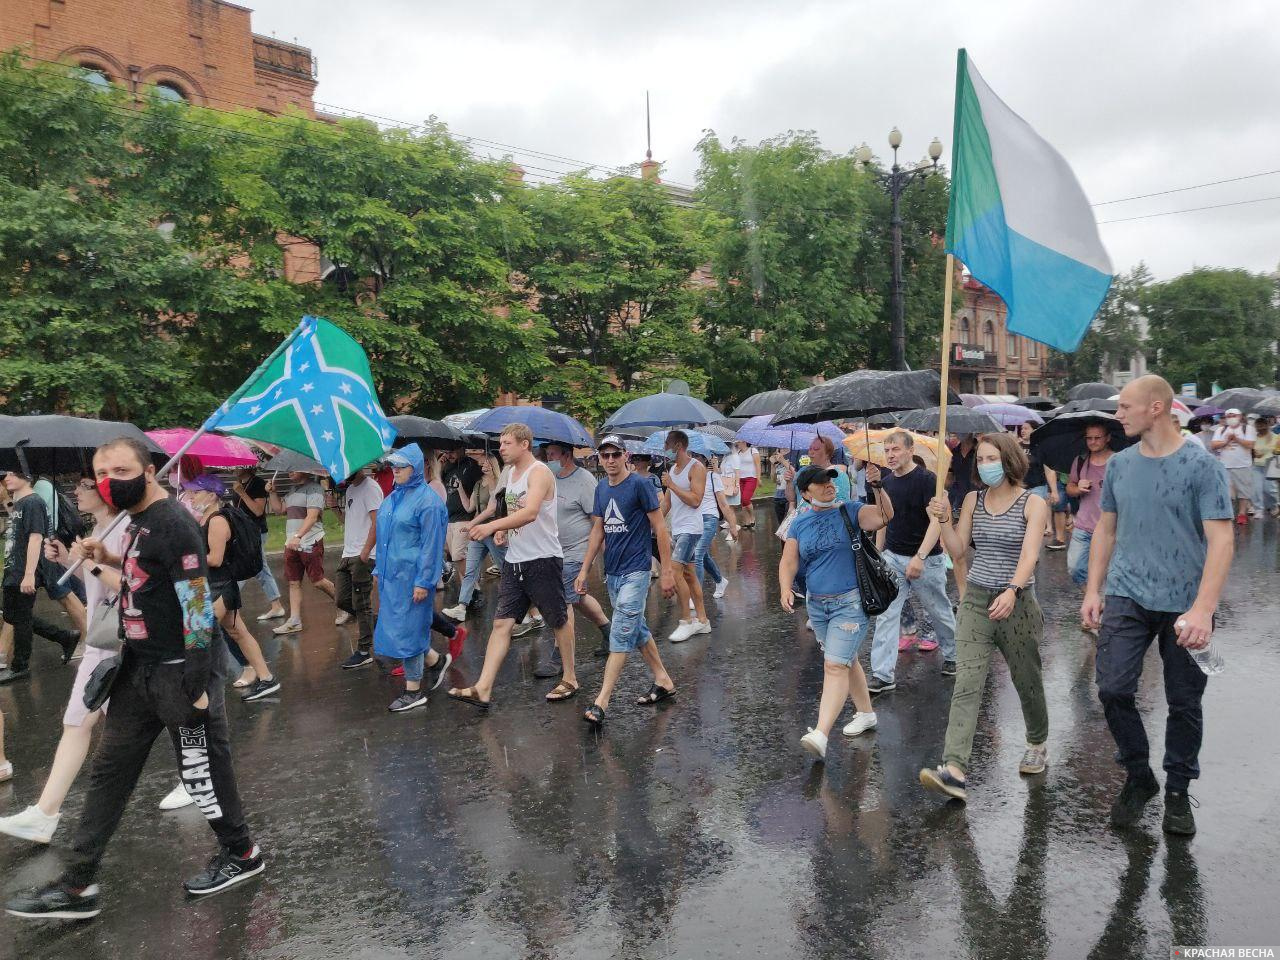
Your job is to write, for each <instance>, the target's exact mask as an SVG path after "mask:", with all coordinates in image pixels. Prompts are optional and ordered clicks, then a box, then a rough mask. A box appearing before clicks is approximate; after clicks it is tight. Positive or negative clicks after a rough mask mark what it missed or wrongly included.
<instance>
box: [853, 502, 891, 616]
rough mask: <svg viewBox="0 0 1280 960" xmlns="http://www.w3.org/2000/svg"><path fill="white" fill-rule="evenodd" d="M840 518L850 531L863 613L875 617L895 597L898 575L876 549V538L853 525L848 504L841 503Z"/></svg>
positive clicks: (884, 609) (887, 607) (886, 607)
mask: <svg viewBox="0 0 1280 960" xmlns="http://www.w3.org/2000/svg"><path fill="white" fill-rule="evenodd" d="M840 519H841V520H843V521H844V528H845V529H846V530H848V531H849V542H850V543H852V544H853V568H854V570H855V571H856V573H857V577H858V593H859V595H860V596H861V597H862V612H863V613H865V614H866V615H867V616H869V617H878V616H879V615H880V614H882V613H884V612H885V611H886V610H888V609H889V605H890V604H892V603H893V601H894V600H896V599H898V578H897V577H896V576H894V573H893V571H892V570H891V569H890V568H889V565H888V564H887V563H885V562H884V557H882V556H880V551H879V550H877V549H876V543H875V540H873V539H872V538H871V536H870V535H869V534H868V533H867V532H866V531H865V530H863V529H862V528H861V527H856V526H854V523H853V520H852V519H850V517H849V509H848V504H845V503H842V504H840Z"/></svg>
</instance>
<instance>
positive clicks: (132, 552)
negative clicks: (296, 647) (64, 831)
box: [6, 439, 263, 920]
mask: <svg viewBox="0 0 1280 960" xmlns="http://www.w3.org/2000/svg"><path fill="white" fill-rule="evenodd" d="M93 467H94V473H95V475H96V476H97V478H98V490H99V492H100V493H101V494H102V496H103V499H104V500H106V501H107V503H108V504H109V505H111V506H113V507H116V508H117V509H120V510H123V511H126V512H127V513H128V515H129V520H130V524H129V532H128V535H127V537H126V539H125V552H124V556H123V557H116V556H112V555H111V554H109V553H108V552H107V550H106V549H105V547H104V546H103V545H102V542H101V541H100V540H96V539H89V540H86V541H84V546H85V550H86V552H87V553H88V554H89V555H90V556H91V557H92V560H90V561H89V563H90V565H91V571H92V568H93V567H94V566H107V565H110V566H114V567H118V568H120V571H121V578H122V582H121V589H120V602H119V607H120V625H121V635H122V636H123V638H124V650H123V652H122V655H121V662H120V668H119V672H118V674H117V675H116V678H115V681H114V683H113V684H112V686H111V709H110V710H108V711H107V716H106V721H105V723H106V726H105V728H104V730H103V733H102V741H101V743H100V744H99V746H98V752H97V754H96V755H95V756H94V759H93V766H92V768H91V770H90V774H89V791H88V796H87V797H86V798H85V804H84V814H83V816H82V818H81V821H80V826H79V829H78V830H77V831H76V835H75V838H74V840H73V842H72V844H71V851H70V856H69V858H68V860H67V864H66V868H65V870H64V871H63V874H62V878H61V879H60V880H58V881H57V882H56V883H53V884H50V885H49V886H46V887H44V888H42V889H38V890H34V891H31V892H30V893H26V894H21V895H19V896H16V897H14V898H12V899H11V900H10V901H9V903H8V905H7V908H6V909H7V912H8V913H10V914H12V915H13V916H18V917H30V918H35V919H49V918H58V919H68V920H83V919H87V918H89V917H94V916H97V915H98V913H99V911H100V909H101V908H100V907H99V903H98V886H97V884H96V883H95V882H94V879H95V877H96V876H97V873H98V867H99V864H100V863H101V861H102V857H103V854H104V853H105V852H106V848H107V842H108V841H109V840H110V839H111V835H112V834H113V833H114V832H115V829H116V826H117V824H118V823H119V821H120V817H121V815H122V814H123V813H124V808H125V805H126V804H127V803H128V801H129V795H130V794H131V793H132V792H133V788H134V786H135V784H136V783H137V782H138V777H139V776H140V775H141V773H142V769H143V767H144V766H145V764H146V762H147V756H148V754H149V753H150V752H151V745H152V743H154V742H155V738H156V737H157V736H158V735H159V734H160V732H161V731H162V730H168V731H169V736H170V738H171V739H172V741H173V746H174V750H175V751H176V753H177V757H178V767H179V770H180V771H181V776H182V783H183V786H184V787H185V788H186V791H187V793H188V794H189V795H190V796H191V798H192V799H193V800H195V802H196V805H197V806H198V807H199V808H200V811H201V812H202V813H203V814H204V815H205V818H206V819H207V820H208V821H209V825H210V826H211V827H212V828H213V831H214V833H216V834H217V835H218V841H219V843H220V844H221V849H220V850H219V852H218V853H217V854H215V855H214V857H213V858H212V859H211V860H210V861H209V864H208V866H207V867H206V868H205V869H204V870H202V871H201V872H200V873H199V874H197V875H196V876H194V877H192V878H191V879H189V880H187V881H186V883H184V884H183V887H184V888H185V889H186V891H187V893H188V894H189V895H191V896H202V895H204V894H210V893H216V892H217V891H219V890H223V889H226V888H227V887H229V886H231V885H232V884H235V883H239V882H240V881H242V880H244V879H246V878H248V877H251V876H253V875H254V874H256V873H260V872H261V871H262V869H263V861H262V855H261V853H260V852H259V850H258V847H257V845H255V844H254V842H253V839H252V838H251V837H250V835H249V828H248V826H247V825H246V824H245V821H244V814H243V812H242V810H241V807H240V795H239V791H238V790H237V787H236V780H235V773H234V771H233V770H232V767H231V747H230V743H229V739H228V735H227V719H226V713H225V711H224V709H223V703H222V700H221V699H220V698H216V697H215V698H212V699H211V698H210V695H209V684H210V649H209V648H210V644H211V642H212V639H213V636H214V620H213V601H212V600H211V598H210V596H209V588H208V583H207V576H208V568H207V566H206V563H205V548H204V542H203V539H202V537H201V534H200V528H199V527H198V526H197V524H196V522H195V520H193V519H192V518H191V516H190V515H189V514H188V513H187V512H186V510H185V509H183V507H182V506H181V505H180V504H178V503H177V501H175V500H171V499H169V497H168V496H167V494H166V493H165V490H164V488H163V487H161V486H160V485H159V484H158V483H157V482H156V478H155V473H156V471H155V467H154V466H153V465H152V464H151V462H150V458H149V456H148V453H147V450H146V448H145V447H144V446H143V445H142V444H141V443H139V442H138V441H136V440H131V439H120V440H113V441H111V442H110V443H107V444H105V445H103V446H102V447H99V448H98V451H97V452H96V453H95V454H94V458H93Z"/></svg>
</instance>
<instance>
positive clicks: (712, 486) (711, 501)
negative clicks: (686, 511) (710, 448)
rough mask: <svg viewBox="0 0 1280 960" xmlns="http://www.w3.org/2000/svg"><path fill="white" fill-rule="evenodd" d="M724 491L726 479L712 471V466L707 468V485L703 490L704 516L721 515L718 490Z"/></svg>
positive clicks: (702, 505) (702, 507)
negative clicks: (717, 500)
mask: <svg viewBox="0 0 1280 960" xmlns="http://www.w3.org/2000/svg"><path fill="white" fill-rule="evenodd" d="M717 491H719V492H723V491H724V481H723V480H721V479H720V475H719V474H716V473H712V472H711V470H710V468H708V469H707V485H706V487H704V488H703V490H702V504H701V508H700V509H701V510H702V515H703V516H704V517H718V516H720V507H719V506H718V505H717V504H716V492H717Z"/></svg>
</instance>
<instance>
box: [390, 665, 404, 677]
mask: <svg viewBox="0 0 1280 960" xmlns="http://www.w3.org/2000/svg"><path fill="white" fill-rule="evenodd" d="M391 676H393V677H403V676H404V664H403V663H397V664H396V665H395V666H394V667H392V668H391Z"/></svg>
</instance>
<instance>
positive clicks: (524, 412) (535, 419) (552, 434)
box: [467, 406, 595, 447]
mask: <svg viewBox="0 0 1280 960" xmlns="http://www.w3.org/2000/svg"><path fill="white" fill-rule="evenodd" d="M512 423H523V424H524V425H525V426H527V427H528V428H529V429H530V430H532V431H533V439H535V440H540V441H541V442H543V443H566V444H568V445H569V446H571V447H594V446H595V441H594V440H592V439H591V434H589V433H588V432H587V428H586V427H584V426H583V425H582V424H580V423H579V422H578V421H577V420H575V419H573V417H571V416H568V415H567V414H563V413H557V412H556V411H554V410H548V409H547V408H546V407H534V406H524V407H494V408H493V409H492V410H489V411H488V412H486V413H482V414H481V415H480V416H478V417H476V418H475V419H474V420H472V421H471V423H470V424H469V425H468V426H467V429H468V430H475V431H478V432H480V433H487V434H490V435H493V436H496V435H497V434H500V433H501V432H502V430H503V428H504V427H506V426H507V425H508V424H512Z"/></svg>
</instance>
